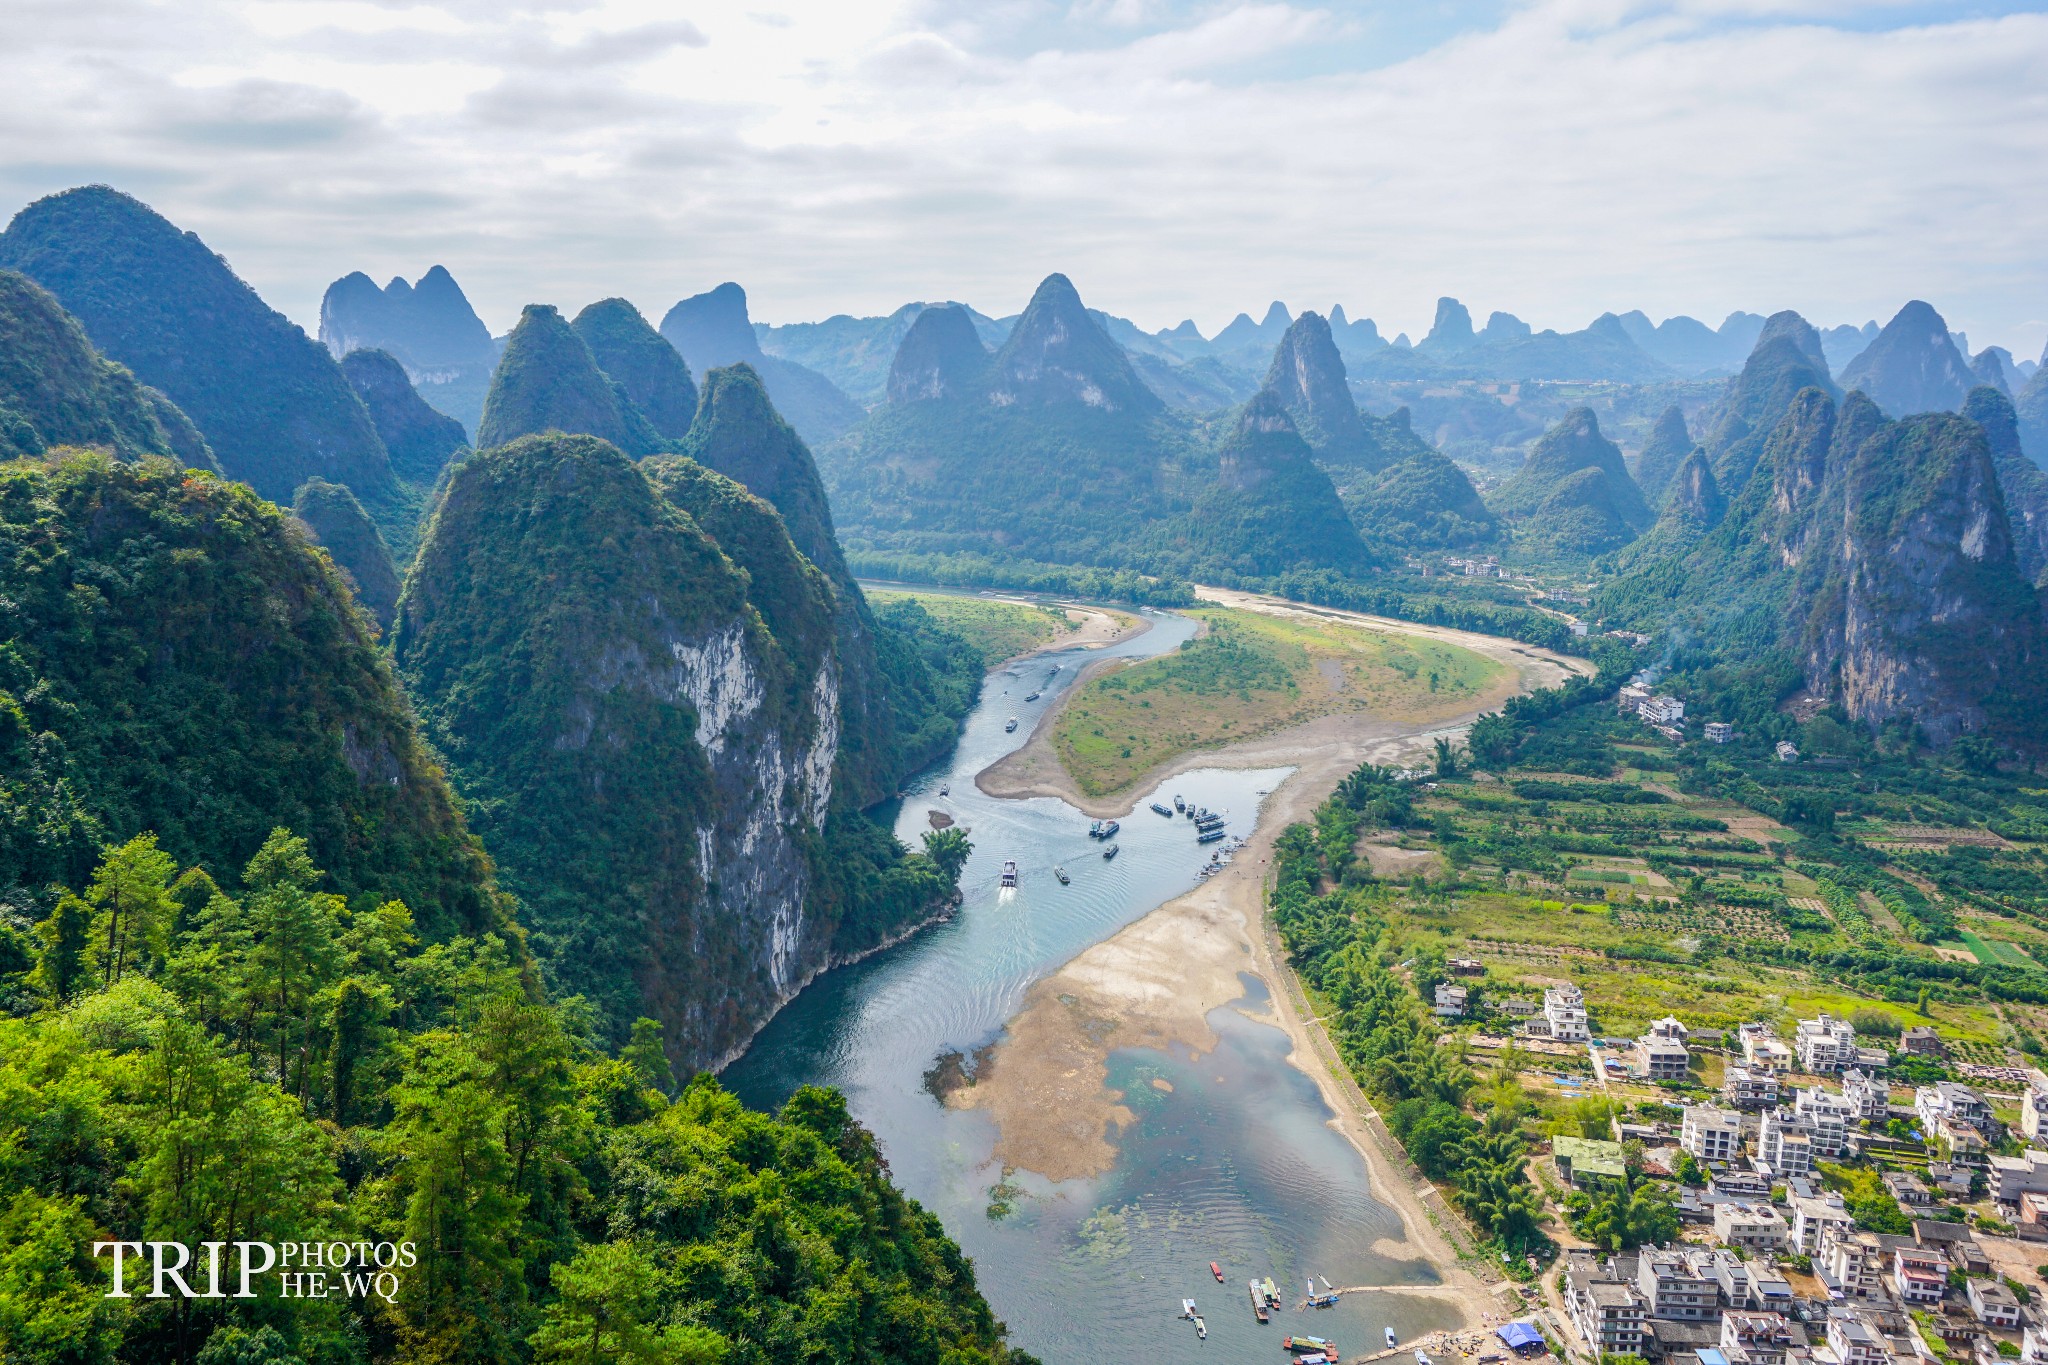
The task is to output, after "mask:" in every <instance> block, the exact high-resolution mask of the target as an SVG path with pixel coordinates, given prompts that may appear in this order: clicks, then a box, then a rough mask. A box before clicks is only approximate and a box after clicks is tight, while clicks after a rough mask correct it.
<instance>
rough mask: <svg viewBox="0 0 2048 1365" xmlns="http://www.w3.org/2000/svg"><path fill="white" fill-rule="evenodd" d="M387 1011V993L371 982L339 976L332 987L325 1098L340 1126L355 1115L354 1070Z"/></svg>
mask: <svg viewBox="0 0 2048 1365" xmlns="http://www.w3.org/2000/svg"><path fill="white" fill-rule="evenodd" d="M390 1012H391V999H390V995H389V993H388V992H386V991H385V990H384V988H383V987H382V986H380V985H378V984H377V983H375V982H372V981H364V980H363V979H362V978H360V977H354V976H350V977H344V978H342V980H341V983H340V984H339V985H337V986H336V987H335V988H334V1003H333V1005H332V1006H331V1007H330V1008H329V1010H328V1015H327V1032H328V1037H329V1038H330V1039H331V1040H332V1041H331V1044H330V1051H331V1054H332V1055H331V1058H330V1061H329V1067H328V1071H329V1075H330V1084H331V1086H332V1091H331V1093H330V1096H329V1098H330V1100H331V1102H332V1104H333V1113H334V1121H335V1122H336V1123H338V1124H341V1125H342V1126H343V1127H347V1126H348V1124H349V1121H350V1120H351V1119H352V1118H353V1117H354V1115H355V1109H356V1104H355V1101H356V1076H357V1072H358V1071H359V1070H360V1068H361V1067H362V1065H363V1061H364V1059H365V1058H366V1057H367V1056H368V1055H369V1054H370V1052H371V1051H372V1049H373V1048H374V1046H375V1032H376V1029H377V1027H378V1025H380V1024H382V1023H383V1022H384V1019H385V1017H386V1016H387V1015H389V1014H390Z"/></svg>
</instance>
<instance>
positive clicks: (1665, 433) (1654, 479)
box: [1631, 334, 1711, 507]
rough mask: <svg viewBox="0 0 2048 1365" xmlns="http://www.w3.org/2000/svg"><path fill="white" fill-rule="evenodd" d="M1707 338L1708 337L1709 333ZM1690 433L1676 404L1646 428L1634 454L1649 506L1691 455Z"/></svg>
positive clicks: (1660, 496)
mask: <svg viewBox="0 0 2048 1365" xmlns="http://www.w3.org/2000/svg"><path fill="white" fill-rule="evenodd" d="M1710 335H1711V334H1710ZM1692 451H1693V440H1692V433H1691V431H1689V430H1688V429H1687V428H1686V425H1685V412H1684V410H1683V409H1681V408H1680V407H1679V406H1678V405H1677V404H1676V403H1673V404H1672V405H1671V406H1670V407H1668V408H1666V409H1664V411H1663V412H1662V413H1661V414H1660V415H1659V416H1658V418H1657V424H1656V425H1655V426H1654V427H1652V428H1650V436H1649V439H1648V440H1646V441H1644V442H1643V448H1642V450H1641V451H1640V452H1638V454H1637V455H1636V463H1635V468H1634V469H1633V470H1632V471H1631V473H1633V474H1634V476H1635V481H1636V486H1637V487H1638V488H1640V489H1642V490H1643V499H1644V501H1646V502H1648V503H1649V504H1650V505H1651V506H1652V507H1656V506H1659V505H1661V504H1662V503H1663V501H1664V493H1665V491H1666V490H1667V489H1669V488H1670V487H1671V479H1672V476H1673V475H1675V474H1677V473H1678V467H1679V466H1680V465H1681V464H1683V463H1685V457H1686V456H1688V455H1690V454H1692Z"/></svg>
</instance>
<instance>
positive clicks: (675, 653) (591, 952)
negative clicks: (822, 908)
mask: <svg viewBox="0 0 2048 1365" xmlns="http://www.w3.org/2000/svg"><path fill="white" fill-rule="evenodd" d="M670 472H671V474H672V475H673V474H674V471H673V470H671V471H670ZM712 477H715V476H712ZM679 482H680V483H688V482H696V480H691V479H687V478H685V479H681V480H679ZM735 493H736V490H734V489H732V488H731V487H730V486H729V485H728V486H727V487H726V488H724V489H723V490H719V491H718V493H717V496H719V497H722V498H725V499H728V500H730V499H732V498H733V497H734V496H735ZM737 515H740V516H745V517H748V518H751V520H752V521H753V522H754V523H755V530H756V531H757V532H758V531H760V530H761V529H762V526H763V524H764V523H772V520H773V514H772V512H771V511H769V509H767V507H766V505H765V504H761V503H754V504H752V505H751V506H749V507H743V508H741V509H739V511H738V513H737ZM600 545H601V546H603V547H604V553H602V554H596V553H593V552H592V547H595V546H600ZM735 548H740V547H735ZM758 548H759V547H756V549H758ZM742 553H747V551H745V550H742ZM781 557H782V562H783V563H784V564H785V565H790V566H794V565H796V564H797V563H798V557H797V556H796V555H795V553H794V550H793V549H792V548H789V547H787V544H786V537H785V546H784V548H783V549H782V550H781ZM764 562H765V561H763V560H762V559H760V558H758V557H756V563H757V565H758V564H762V563H764ZM806 581H808V588H806V587H805V583H806ZM784 587H785V589H787V590H788V591H792V592H794V593H796V594H798V595H799V596H802V595H803V594H804V593H806V592H808V594H809V595H810V597H811V598H812V600H811V601H810V602H809V604H808V605H807V606H804V607H802V608H801V609H800V611H799V612H798V614H797V615H791V614H789V613H788V612H786V611H784V610H783V609H782V607H781V606H780V605H778V607H777V617H778V620H779V621H780V622H781V623H782V624H783V625H784V627H785V628H787V629H788V630H789V631H790V633H789V634H787V635H785V636H782V637H778V635H777V634H776V632H775V631H774V630H772V629H771V628H770V626H769V625H768V624H767V622H766V620H765V619H764V614H763V612H762V611H761V610H760V609H759V608H758V607H757V606H756V605H755V604H754V603H753V602H752V600H751V599H750V597H749V580H748V577H747V575H746V574H743V573H742V572H741V571H740V569H739V568H737V567H736V566H735V564H734V562H733V560H732V559H730V558H729V557H728V556H727V555H726V554H725V553H724V552H723V550H722V549H721V547H720V545H719V543H718V542H717V541H715V540H714V539H713V538H712V537H711V536H710V535H709V534H708V533H707V532H706V531H705V529H704V528H703V526H701V525H700V524H699V523H698V522H697V521H696V519H695V518H694V517H692V516H691V515H689V513H687V512H686V511H684V510H683V509H682V508H681V507H679V506H677V505H675V504H673V503H671V502H669V501H668V500H667V499H665V498H664V497H663V496H662V494H661V492H660V491H659V489H658V488H657V486H656V483H655V482H653V481H650V479H649V478H648V476H647V473H646V472H645V471H643V470H642V469H640V468H639V467H637V466H636V465H634V464H633V462H632V461H630V460H629V459H627V458H626V456H625V455H623V454H622V453H621V452H620V451H618V450H617V449H616V448H615V447H613V446H611V445H609V444H608V443H605V442H602V441H599V440H596V439H594V438H591V437H582V436H560V435H553V436H542V437H529V438H526V439H523V440H520V441H517V442H514V443H513V444H511V445H508V446H503V447H499V448H494V449H488V450H485V451H482V452H480V453H479V454H477V455H475V456H472V457H471V458H470V459H469V460H468V461H466V462H465V463H464V464H462V465H461V466H460V467H459V468H457V469H456V470H455V471H454V472H453V473H452V475H451V477H450V479H449V482H448V488H447V492H446V495H445V497H444V499H443V501H442V503H441V506H440V508H439V510H438V511H437V513H436V516H435V519H434V523H433V526H432V529H431V531H430V533H429V536H428V538H427V541H426V543H425V545H424V546H423V547H422V549H421V552H420V559H419V564H418V566H417V568H416V570H415V572H414V574H413V576H412V578H411V580H410V581H409V583H408V585H407V589H406V596H405V600H404V603H403V605H402V607H401V610H400V620H399V625H398V628H397V631H396V634H395V653H396V656H397V658H398V660H399V663H400V665H401V667H402V668H403V669H404V670H405V672H406V675H407V677H408V678H409V679H410V681H411V682H412V685H413V688H414V692H415V695H416V697H417V698H418V700H419V703H420V706H421V710H422V713H423V715H424V716H425V717H426V719H427V721H428V724H429V726H430V727H431V729H432V731H433V733H434V734H435V735H436V737H437V738H438V739H439V741H440V742H441V744H442V745H443V747H444V749H445V751H446V752H447V753H449V754H450V756H451V762H452V764H453V766H454V768H455V771H456V774H457V777H458V781H459V782H460V784H461V785H462V787H463V788H464V790H465V791H467V792H468V793H469V795H470V798H471V800H472V801H473V802H474V803H475V806H476V809H477V811H478V823H479V825H480V826H481V827H482V828H483V829H484V830H485V831H486V838H487V840H488V841H489V842H490V845H491V847H492V849H493V850H494V852H496V854H497V856H498V858H499V860H500V866H501V867H502V869H503V871H504V876H505V878H506V880H507V882H508V883H509V884H510V885H511V886H512V887H513V888H515V889H516V890H517V892H518V894H519V895H520V897H521V899H522V902H523V903H524V906H525V910H526V922H527V924H528V926H529V929H530V932H531V934H532V939H533V943H534V946H535V948H536V951H537V954H538V955H539V956H540V958H541V960H542V961H543V962H544V963H545V964H547V966H548V970H549V972H550V974H551V975H552V976H553V978H554V979H555V981H556V983H557V984H558V986H559V987H560V988H561V989H562V990H563V991H564V992H571V991H574V992H581V993H583V994H585V995H587V996H589V997H590V998H591V999H592V1000H593V1001H595V1002H597V1003H598V1004H599V1005H600V1006H601V1007H602V1008H604V1009H605V1011H606V1014H607V1017H608V1019H609V1021H610V1022H611V1024H612V1026H613V1027H614V1028H619V1027H621V1026H622V1025H623V1024H630V1022H631V1020H632V1019H633V1018H634V1017H636V1016H637V1015H638V1014H641V1013H649V1014H653V1015H654V1016H655V1017H657V1018H659V1019H660V1020H661V1021H662V1024H663V1030H664V1035H665V1037H666V1040H667V1042H668V1045H669V1050H670V1053H671V1055H672V1056H673V1057H674V1058H675V1059H676V1060H677V1062H678V1063H679V1064H680V1065H681V1066H683V1067H685V1068H696V1067H703V1066H709V1065H714V1064H716V1063H717V1062H719V1061H720V1060H722V1059H723V1058H725V1057H726V1056H727V1055H729V1054H730V1053H731V1052H732V1050H733V1049H734V1048H736V1047H737V1046H739V1045H740V1044H742V1043H743V1042H744V1041H745V1040H746V1039H747V1038H748V1037H750V1036H751V1034H752V1031H753V1029H754V1028H756V1027H758V1025H759V1023H760V1021H761V1020H763V1019H765V1018H766V1017H767V1016H768V1015H769V1014H770V1013H772V1012H773V1010H774V1009H775V1008H776V1007H777V1006H778V1005H779V1004H780V1003H781V1002H782V1001H783V1000H785V999H787V998H788V997H789V995H791V994H793V993H794V991H795V990H796V988H797V987H798V985H799V984H800V983H801V981H802V980H803V979H804V978H805V977H806V976H807V975H808V974H809V973H810V972H812V971H815V970H816V969H817V968H818V967H819V966H820V965H822V964H823V963H824V962H825V961H827V960H828V959H829V958H830V955H831V951H832V949H831V940H832V926H831V925H829V924H825V925H819V924H815V923H813V922H812V921H811V920H810V919H809V918H808V917H807V915H806V909H805V907H806V897H807V895H808V894H809V891H810V888H811V884H812V881H813V877H814V869H813V867H812V864H811V862H810V859H809V856H808V854H807V851H806V850H807V847H809V846H811V845H813V844H815V842H816V840H817V839H818V837H819V831H820V829H821V827H822V826H823V824H824V822H825V818H826V812H827V809H828V807H829V805H830V803H831V800H832V794H833V793H832V781H833V767H834V761H835V757H836V754H837V750H838V744H839V731H840V724H841V710H840V698H839V689H838V686H837V658H836V654H835V652H834V650H833V649H832V643H831V640H830V637H829V636H823V637H820V636H816V635H813V634H811V633H810V632H808V631H806V630H804V629H803V628H802V627H801V626H800V625H799V624H798V622H799V621H800V620H808V621H811V622H815V621H817V620H820V619H829V616H830V599H829V588H827V587H826V585H825V584H824V583H823V581H822V579H821V578H820V577H818V576H817V575H816V574H815V572H813V573H812V574H811V575H810V577H809V578H808V580H806V579H805V578H804V576H803V575H802V574H801V573H798V575H797V577H796V579H795V580H794V581H793V582H792V583H786V584H785V585H784Z"/></svg>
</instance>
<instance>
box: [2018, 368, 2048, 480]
mask: <svg viewBox="0 0 2048 1365" xmlns="http://www.w3.org/2000/svg"><path fill="white" fill-rule="evenodd" d="M2041 358H2042V361H2043V362H2044V363H2043V364H2042V365H2041V367H2040V368H2039V369H2037V370H2035V371H2034V373H2033V377H2032V378H2030V379H2028V380H2027V382H2026V386H2025V387H2024V388H2022V389H2021V390H2020V391H2019V393H2018V394H2017V395H2015V396H2014V398H2013V400H2012V406H2013V414H2014V416H2015V417H2016V418H2017V419H2018V421H2019V436H2020V449H2021V450H2023V451H2025V452H2026V455H2027V458H2028V459H2030V460H2032V461H2033V462H2034V463H2035V464H2037V465H2040V466H2041V467H2042V468H2044V469H2048V353H2044V354H2043V356H2042V357H2041Z"/></svg>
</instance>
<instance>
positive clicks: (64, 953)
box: [35, 894, 92, 1005]
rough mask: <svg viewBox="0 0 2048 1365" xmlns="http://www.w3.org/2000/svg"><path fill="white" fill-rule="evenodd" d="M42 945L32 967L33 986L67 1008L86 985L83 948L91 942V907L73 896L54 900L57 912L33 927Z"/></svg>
mask: <svg viewBox="0 0 2048 1365" xmlns="http://www.w3.org/2000/svg"><path fill="white" fill-rule="evenodd" d="M36 931H37V934H38V936H39V937H40V938H41V939H42V941H43V952H42V959H41V961H39V962H38V963H37V964H36V973H35V974H36V981H37V984H39V985H40V986H42V988H43V989H44V990H46V991H48V992H49V993H50V996H51V998H52V999H54V1000H56V1002H57V1003H58V1004H60V1005H66V1004H69V1003H70V1002H71V1000H72V998H73V997H74V996H76V995H77V994H78V989H79V987H80V986H82V985H84V984H85V981H86V971H87V967H86V960H85V954H86V948H87V945H88V944H90V943H91V941H92V907H91V906H89V905H87V904H86V903H85V902H84V901H82V900H80V899H79V898H78V897H76V896H73V895H69V894H66V895H63V896H59V897H58V898H57V908H56V909H54V910H52V911H51V912H50V916H49V918H48V919H46V920H44V921H43V922H42V923H41V924H40V925H38V926H36Z"/></svg>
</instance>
